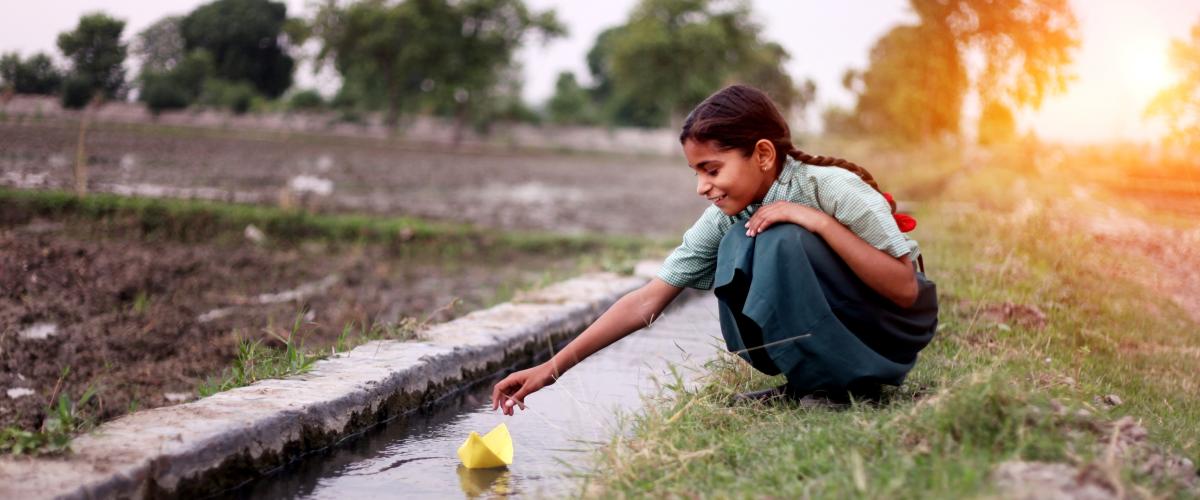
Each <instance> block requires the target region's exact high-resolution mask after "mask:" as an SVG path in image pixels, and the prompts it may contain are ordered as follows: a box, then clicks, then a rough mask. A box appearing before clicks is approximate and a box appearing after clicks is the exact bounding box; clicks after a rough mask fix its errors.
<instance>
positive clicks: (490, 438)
mask: <svg viewBox="0 0 1200 500" xmlns="http://www.w3.org/2000/svg"><path fill="white" fill-rule="evenodd" d="M458 458H459V459H461V460H462V463H463V465H465V466H467V468H468V469H487V468H491V467H503V466H505V465H508V464H511V463H512V459H513V443H512V436H509V435H508V426H506V425H504V424H500V425H497V426H496V428H495V429H492V430H491V431H490V432H488V433H487V434H485V435H483V437H480V436H479V433H478V432H475V431H471V435H470V436H467V441H466V442H464V443H463V444H462V446H459V447H458Z"/></svg>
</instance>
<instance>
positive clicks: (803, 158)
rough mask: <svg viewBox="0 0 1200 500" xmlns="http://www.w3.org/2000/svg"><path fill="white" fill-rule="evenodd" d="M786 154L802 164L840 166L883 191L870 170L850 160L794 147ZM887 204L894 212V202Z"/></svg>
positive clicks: (876, 189)
mask: <svg viewBox="0 0 1200 500" xmlns="http://www.w3.org/2000/svg"><path fill="white" fill-rule="evenodd" d="M787 154H788V156H791V157H792V158H795V159H796V161H799V162H801V163H804V164H808V165H815V166H818V167H840V168H844V169H846V170H849V171H851V172H854V175H857V176H858V177H859V178H860V179H862V180H863V182H865V183H867V184H868V185H870V186H871V187H872V188H874V189H875V191H878V192H880V193H883V190H882V189H879V184H878V183H876V182H875V177H874V176H872V175H871V172H868V171H867V169H865V168H862V167H860V166H858V165H857V164H855V163H854V162H852V161H849V160H843V159H841V158H834V157H832V156H819V155H818V156H813V155H810V154H808V153H805V152H804V151H801V150H799V149H795V148H792V150H791V151H788V153H787ZM888 204H889V205H891V207H892V213H895V212H896V203H895V202H892V201H889V202H888Z"/></svg>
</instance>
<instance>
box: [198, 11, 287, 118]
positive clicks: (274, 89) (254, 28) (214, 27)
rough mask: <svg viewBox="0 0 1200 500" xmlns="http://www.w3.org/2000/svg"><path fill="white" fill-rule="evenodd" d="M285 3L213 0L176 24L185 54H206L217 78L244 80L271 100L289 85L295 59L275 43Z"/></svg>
mask: <svg viewBox="0 0 1200 500" xmlns="http://www.w3.org/2000/svg"><path fill="white" fill-rule="evenodd" d="M286 22H287V6H286V5H284V4H283V3H280V2H271V1H269V0H215V1H213V2H211V3H208V4H205V5H202V6H200V7H197V8H196V10H193V11H192V12H191V13H189V14H188V15H187V16H185V17H184V18H183V19H182V20H181V21H180V22H179V33H180V35H181V36H182V38H183V46H184V51H185V52H189V53H190V52H192V51H195V50H198V49H203V50H205V51H207V52H208V53H209V54H211V56H212V59H213V71H214V75H215V76H216V77H217V78H220V79H222V80H226V81H228V82H231V83H235V82H246V83H248V84H250V85H251V86H252V87H253V88H254V89H255V90H257V91H258V92H259V93H262V94H263V95H266V96H268V97H271V98H275V97H279V96H280V95H282V94H283V92H284V91H286V90H287V89H288V87H291V86H292V70H293V69H294V67H295V61H294V60H293V59H292V57H291V56H290V55H288V54H287V52H286V50H285V46H284V45H282V44H281V43H280V41H281V39H282V38H285V37H282V36H281V34H282V33H283V28H284V25H285V23H286Z"/></svg>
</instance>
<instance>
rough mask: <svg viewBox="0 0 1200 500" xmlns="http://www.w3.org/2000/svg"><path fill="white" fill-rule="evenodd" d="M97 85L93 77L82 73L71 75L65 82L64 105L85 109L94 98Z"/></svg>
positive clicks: (70, 107)
mask: <svg viewBox="0 0 1200 500" xmlns="http://www.w3.org/2000/svg"><path fill="white" fill-rule="evenodd" d="M94 93H95V85H93V84H92V79H91V78H88V77H86V76H82V75H71V76H69V77H67V79H66V80H65V81H64V82H63V87H62V105H63V107H64V108H67V109H83V108H84V107H86V106H87V105H88V103H89V102H91V100H92V96H93V95H94Z"/></svg>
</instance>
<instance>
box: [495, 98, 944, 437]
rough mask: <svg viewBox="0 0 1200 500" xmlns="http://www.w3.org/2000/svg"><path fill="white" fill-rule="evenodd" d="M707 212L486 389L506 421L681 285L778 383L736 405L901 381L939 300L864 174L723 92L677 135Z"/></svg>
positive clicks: (764, 105)
mask: <svg viewBox="0 0 1200 500" xmlns="http://www.w3.org/2000/svg"><path fill="white" fill-rule="evenodd" d="M679 139H680V142H681V143H682V144H683V152H684V156H686V157H687V162H688V165H689V166H690V167H691V168H692V170H693V171H695V174H696V176H697V182H696V194H699V195H700V196H703V197H705V198H706V199H708V200H709V201H711V202H712V203H713V205H712V206H711V207H709V208H708V209H707V210H705V212H704V213H703V215H701V216H700V219H699V220H698V221H697V222H696V224H695V225H694V226H692V228H691V229H689V230H688V231H687V232H686V233H685V234H684V235H683V243H682V244H681V245H680V246H679V248H676V249H675V251H674V252H672V253H671V255H670V256H669V257H667V259H666V261H664V262H663V266H662V268H661V269H660V270H659V272H658V275H657V277H656V278H655V279H653V280H651V281H650V282H649V283H647V284H646V285H645V286H643V287H641V288H639V289H637V290H634V291H632V292H630V293H628V294H626V295H625V296H624V297H622V298H621V299H620V300H618V301H617V302H616V303H615V304H613V306H612V307H610V308H609V309H608V311H606V312H605V313H604V314H603V315H601V316H600V318H598V319H597V320H596V321H595V322H594V323H593V324H592V325H591V326H589V327H588V328H587V329H586V330H584V331H583V333H581V334H580V335H579V337H577V338H575V339H574V340H573V341H571V342H570V343H569V344H568V345H567V346H566V347H565V348H563V349H562V350H561V351H559V352H558V353H557V354H556V355H555V356H554V357H553V358H551V359H550V360H549V361H547V362H545V363H542V364H541V365H538V366H535V367H533V368H529V369H527V370H522V371H519V372H516V373H513V374H510V375H509V376H508V377H506V378H505V379H504V380H501V381H500V382H499V383H497V384H496V386H495V387H494V388H493V389H492V408H493V409H496V408H497V407H501V408H502V410H503V411H504V413H505V414H506V415H512V414H513V407H514V405H515V406H519V407H520V408H521V409H524V408H525V404H524V400H525V397H526V396H528V395H529V394H530V393H532V392H534V391H537V390H539V389H541V388H542V387H545V386H547V385H549V384H553V383H554V381H555V380H557V379H558V378H559V377H561V376H562V374H563V373H564V372H566V371H567V370H569V369H570V368H571V367H572V366H574V365H575V364H576V363H578V362H580V361H581V360H583V359H584V358H586V357H588V356H590V355H591V354H592V353H594V352H596V351H599V350H600V349H602V348H604V347H605V346H607V345H609V344H611V343H613V342H615V341H617V340H618V339H621V338H623V337H624V336H626V335H628V334H630V333H632V332H634V331H636V330H638V329H640V328H642V327H644V326H647V325H649V324H650V323H651V322H652V321H653V320H654V318H655V317H657V316H658V315H659V314H660V313H662V311H663V309H665V308H666V307H667V305H668V304H670V303H671V301H672V300H674V299H675V297H676V296H678V295H679V293H680V292H681V291H682V290H683V288H685V287H691V288H699V289H708V288H712V287H714V286H715V289H714V293H715V295H716V297H717V299H718V304H719V312H720V321H721V332H722V335H723V336H724V337H725V343H726V345H727V347H728V348H729V350H731V351H733V352H735V353H737V354H738V355H739V356H741V357H742V358H743V359H745V360H746V361H748V362H749V363H750V364H751V365H752V366H754V367H755V368H756V369H758V370H760V371H762V372H764V373H766V374H768V375H775V374H779V373H783V374H785V375H786V377H787V383H786V384H784V385H783V386H781V387H779V388H775V389H769V390H767V391H759V392H755V393H746V394H740V395H738V396H736V398H739V399H767V398H773V397H777V396H786V397H790V398H801V397H804V396H809V395H814V396H822V397H825V398H830V399H834V400H837V401H844V400H845V399H846V398H847V397H848V396H854V397H871V396H875V395H877V394H878V390H879V387H880V385H881V384H891V385H899V384H900V383H901V382H903V380H904V376H905V375H906V374H907V373H908V371H909V370H910V369H911V368H912V367H913V364H914V363H915V362H916V359H917V352H918V351H920V350H921V349H922V348H923V347H925V345H926V344H928V343H929V341H930V340H931V339H932V337H933V333H934V331H935V330H936V328H937V294H936V289H935V286H934V283H933V282H931V281H929V280H927V279H926V278H925V275H924V272H923V271H924V269H923V266H922V269H920V270H918V269H917V267H916V263H915V262H914V261H916V260H917V259H919V250H918V248H917V245H916V242H914V241H912V240H909V239H908V238H907V237H905V236H904V235H903V234H902V232H901V227H900V226H901V225H904V226H905V228H904V230H905V231H907V230H910V229H911V228H912V227H913V226H915V222H916V221H914V220H912V219H911V218H908V217H907V216H903V215H893V213H894V210H895V206H894V203H893V202H892V201H891V199H890V196H886V197H885V195H884V194H882V193H880V192H879V188H878V186H876V184H875V181H874V179H873V178H872V177H871V174H870V173H868V172H867V171H866V170H865V169H863V168H862V167H859V166H857V165H855V164H853V163H850V162H848V161H845V160H841V159H836V158H827V157H822V156H811V155H808V154H805V153H804V152H802V151H799V150H797V149H796V148H795V147H793V145H792V141H791V132H790V130H789V129H788V126H787V123H786V122H784V120H783V116H782V115H781V114H780V113H779V110H778V109H777V108H776V106H775V104H774V103H773V102H771V100H770V98H768V97H767V96H766V94H764V93H763V92H761V91H759V90H758V89H755V88H752V87H747V86H743V85H734V86H730V87H727V88H725V89H722V90H720V91H719V92H717V93H715V94H713V95H712V96H710V97H709V98H708V99H705V100H704V102H702V103H700V105H699V106H697V107H696V109H694V110H693V111H692V112H691V114H689V115H688V117H687V119H686V120H685V121H684V124H683V132H682V134H680V136H679Z"/></svg>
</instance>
